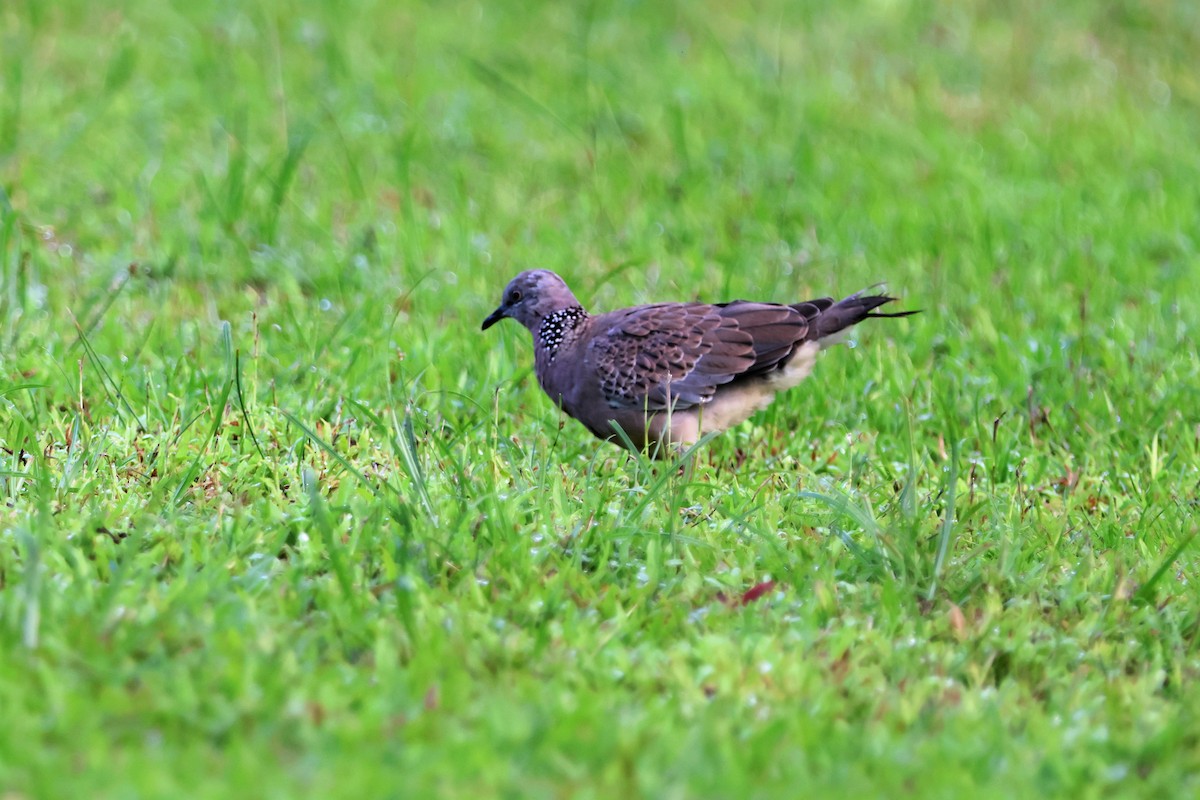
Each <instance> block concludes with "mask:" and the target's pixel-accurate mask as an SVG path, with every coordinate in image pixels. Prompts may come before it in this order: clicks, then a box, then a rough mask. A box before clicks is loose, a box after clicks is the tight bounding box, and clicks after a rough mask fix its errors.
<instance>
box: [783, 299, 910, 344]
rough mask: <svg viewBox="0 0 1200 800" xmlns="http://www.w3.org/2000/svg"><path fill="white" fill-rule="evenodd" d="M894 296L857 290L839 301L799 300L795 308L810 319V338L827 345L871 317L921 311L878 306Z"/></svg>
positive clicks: (903, 314) (840, 339)
mask: <svg viewBox="0 0 1200 800" xmlns="http://www.w3.org/2000/svg"><path fill="white" fill-rule="evenodd" d="M894 300H896V298H895V297H889V296H888V295H886V294H863V293H862V292H856V293H855V294H852V295H850V296H849V297H847V298H846V299H845V300H839V301H838V302H836V303H835V302H833V300H832V299H830V298H822V299H821V300H812V301H809V302H807V303H796V304H795V305H794V306H792V308H794V309H796V310H797V311H799V312H800V313H801V314H803V315H804V316H805V317H807V318H808V319H809V334H808V337H807V338H808V341H816V342H820V344H821V346H822V347H828V346H829V345H832V344H838V343H840V342H841V341H842V340H843V339H845V338H846V336H848V335H849V331H850V328H853V327H854V326H855V325H857V324H858V323H860V322H862V321H863V320H864V319H867V318H869V317H907V316H910V315H912V314H919V313H921V312H920V311H919V310H918V311H896V312H892V313H885V312H882V311H876V310H875V309H877V308H879V307H880V306H882V305H885V304H887V303H891V302H893V301H894ZM839 334H840V335H839Z"/></svg>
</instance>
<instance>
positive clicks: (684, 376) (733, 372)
mask: <svg viewBox="0 0 1200 800" xmlns="http://www.w3.org/2000/svg"><path fill="white" fill-rule="evenodd" d="M808 329H809V325H808V320H807V319H806V318H805V316H804V315H803V314H802V313H801V312H800V311H798V310H797V309H795V308H793V307H791V306H784V305H774V304H771V303H749V302H745V301H735V302H732V303H724V304H722V305H707V304H704V303H662V304H658V305H650V306H639V307H637V308H630V309H625V310H623V311H616V312H612V313H611V314H607V315H605V316H604V319H603V320H602V324H601V325H600V326H598V329H597V332H596V335H595V337H594V338H593V340H592V341H591V343H590V344H589V345H588V353H587V359H588V361H589V362H590V363H591V366H592V369H593V370H594V371H595V374H596V376H597V377H598V382H599V389H600V393H601V395H602V396H603V398H604V400H605V401H606V402H607V403H608V405H609V406H610V407H613V408H639V409H643V410H645V411H662V410H665V409H668V408H672V409H676V410H678V409H685V408H690V407H692V406H696V405H700V404H702V403H707V402H708V401H709V400H711V399H712V397H713V395H714V394H715V393H716V391H717V387H719V386H721V385H722V384H726V383H729V382H731V381H734V380H736V379H738V378H740V377H743V376H749V375H755V374H759V373H762V372H766V371H768V370H770V369H773V368H775V367H777V366H779V365H780V364H781V363H784V362H785V361H786V360H787V358H788V357H789V356H790V355H791V354H792V353H793V352H794V350H795V348H796V345H797V344H798V343H799V342H801V341H803V340H804V337H805V336H806V335H807V333H808Z"/></svg>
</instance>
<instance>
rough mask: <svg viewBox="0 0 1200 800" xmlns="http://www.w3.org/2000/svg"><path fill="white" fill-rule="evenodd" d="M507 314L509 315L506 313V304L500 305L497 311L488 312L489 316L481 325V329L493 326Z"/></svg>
mask: <svg viewBox="0 0 1200 800" xmlns="http://www.w3.org/2000/svg"><path fill="white" fill-rule="evenodd" d="M507 316H508V315H507V314H505V313H504V306H500V307H499V308H497V309H496V310H495V311H493V312H492V313H490V314H488V318H487V319H485V320H484V321H483V325H481V326H480V328H479V330H481V331H486V330H487V329H488V328H490V327H492V326H493V325H495V324H496V323H497V322H499V321H500V320H502V319H504V318H505V317H507Z"/></svg>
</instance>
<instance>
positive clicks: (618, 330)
mask: <svg viewBox="0 0 1200 800" xmlns="http://www.w3.org/2000/svg"><path fill="white" fill-rule="evenodd" d="M894 299H895V298H893V297H888V296H886V295H881V294H880V295H863V294H862V293H859V294H853V295H851V296H850V297H847V298H846V299H845V300H841V301H839V302H836V303H835V302H834V301H833V299H832V298H829V297H823V298H820V299H818V300H809V301H807V302H803V303H795V304H793V305H780V304H775V303H753V302H748V301H745V300H735V301H733V302H730V303H718V304H715V305H710V304H707V303H656V304H654V305H647V306H636V307H634V308H625V309H621V310H619V311H610V312H608V313H606V314H598V315H596V316H592V315H590V314H588V313H587V311H585V310H584V309H583V307H582V306H581V305H580V304H579V301H578V300H576V299H575V295H574V294H572V293H571V290H570V289H569V288H568V287H567V285H566V283H564V282H563V280H562V278H560V277H559V276H558V275H556V274H554V273H553V272H550V271H548V270H530V271H528V272H522V273H521V274H520V275H518V276H517V277H515V278H513V280H512V281H511V282H510V283H509V284H508V287H507V288H506V289H505V290H504V298H503V300H502V301H501V303H500V306H499V307H498V308H497V309H496V310H495V311H494V312H492V314H491V315H490V316H488V318H487V319H485V320H484V321H483V329H484V330H486V329H487V328H489V327H491V326H492V325H494V324H495V323H496V322H498V321H500V320H501V319H503V318H505V317H512V318H513V319H515V320H517V321H518V322H520V323H521V324H523V325H524V326H525V327H526V328H528V329H529V331H530V332H531V333H532V334H533V342H534V363H535V367H536V372H537V378H538V383H539V384H541V386H542V388H543V389H544V390H545V391H546V394H548V395H549V396H550V397H551V399H553V400H554V401H555V402H557V403H558V404H559V406H560V407H561V408H562V409H563V410H564V411H566V412H567V414H569V415H570V416H572V417H574V418H575V419H577V420H579V421H580V422H582V423H583V424H584V425H585V426H586V427H587V429H588V430H590V431H591V432H592V433H593V434H595V435H596V436H598V437H600V438H601V439H605V440H609V441H617V442H623V437H621V436H620V434H618V433H617V427H618V426H619V427H620V428H621V429H622V430H623V431H624V432H625V434H626V435H627V436H628V438H629V440H630V441H631V442H632V443H633V445H634V446H635V447H637V448H639V449H649V450H650V451H651V452H653V453H655V454H658V453H661V452H662V451H664V450H665V449H666V448H663V447H659V446H658V445H660V444H661V445H680V444H689V443H691V442H694V441H695V440H696V439H698V438H699V437H700V436H701V435H702V434H703V433H707V432H719V431H723V430H726V429H727V428H729V427H732V426H733V425H736V424H738V423H739V422H742V421H743V420H745V419H746V418H747V417H749V416H750V415H751V414H753V413H754V412H755V411H757V410H759V409H761V408H765V407H766V406H767V405H769V404H770V402H771V400H772V399H773V398H774V396H775V394H776V393H777V392H780V391H784V390H786V389H790V388H791V387H792V386H795V385H796V384H797V383H799V382H800V381H801V380H803V379H804V378H805V377H807V375H808V373H809V372H810V371H811V370H812V365H813V361H814V359H815V358H816V354H817V353H818V352H819V351H820V350H821V349H822V348H824V347H827V346H829V345H830V344H834V343H836V342H838V341H840V340H841V338H843V336H844V334H845V332H846V331H847V329H849V328H850V327H852V326H854V325H856V324H858V323H859V322H862V321H863V320H864V319H867V318H868V317H903V316H908V315H909V314H915V313H916V312H915V311H902V312H898V313H894V314H885V313H880V312H877V311H875V309H877V308H879V307H880V306H882V305H884V304H885V303H890V302H892V301H893V300H894ZM839 334H842V335H843V336H839Z"/></svg>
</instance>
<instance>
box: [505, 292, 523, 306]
mask: <svg viewBox="0 0 1200 800" xmlns="http://www.w3.org/2000/svg"><path fill="white" fill-rule="evenodd" d="M519 302H521V292H520V290H518V289H513V290H512V291H511V292H509V293H508V303H509V305H512V304H513V303H519Z"/></svg>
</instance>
